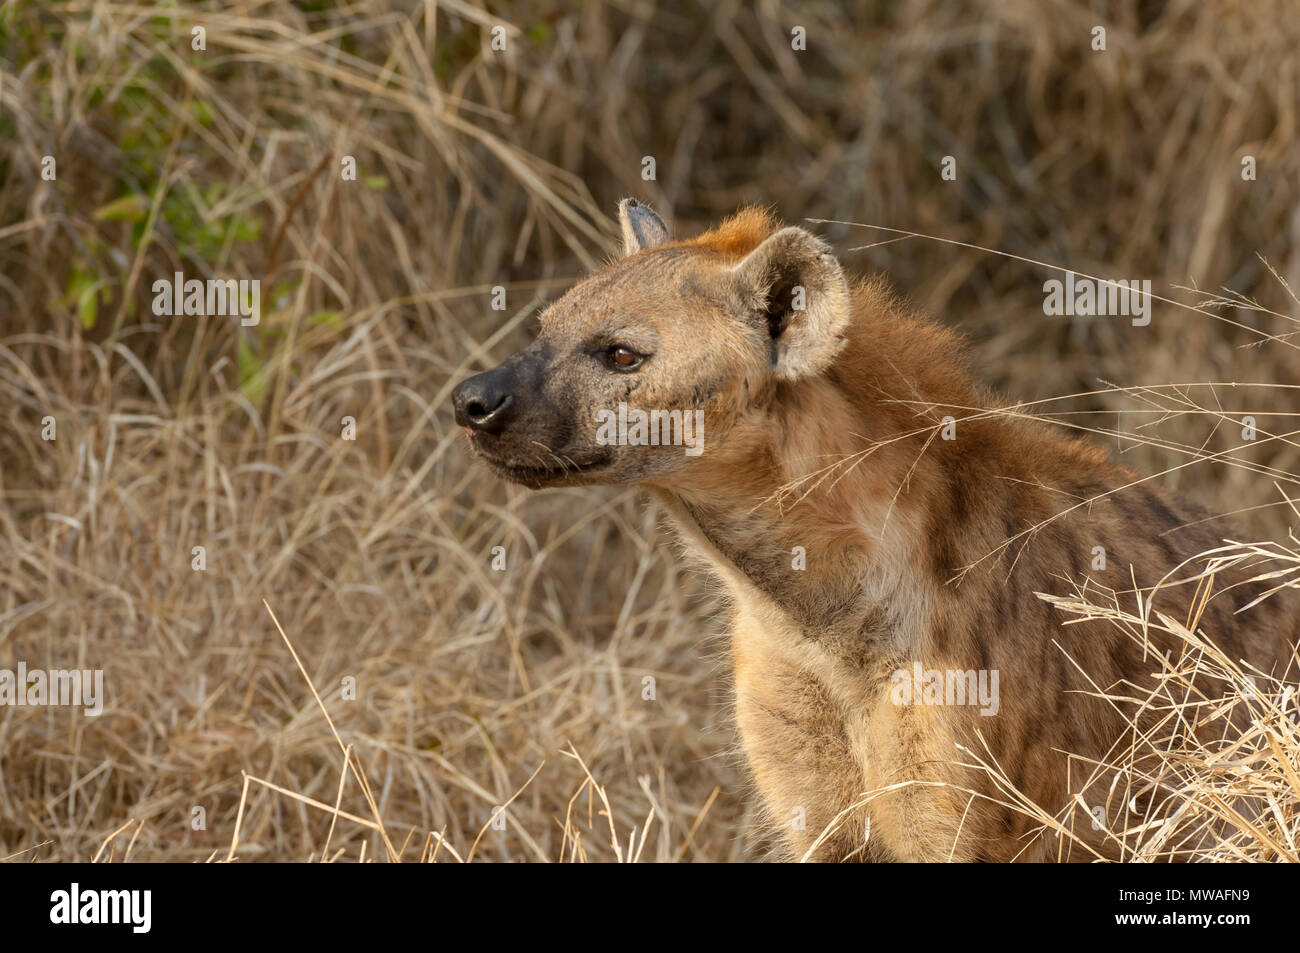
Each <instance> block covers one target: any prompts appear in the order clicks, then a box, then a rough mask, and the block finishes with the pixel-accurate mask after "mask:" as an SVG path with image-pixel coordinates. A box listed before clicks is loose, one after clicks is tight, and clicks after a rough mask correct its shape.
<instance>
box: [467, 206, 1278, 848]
mask: <svg viewBox="0 0 1300 953" xmlns="http://www.w3.org/2000/svg"><path fill="white" fill-rule="evenodd" d="M619 215H620V221H621V227H622V233H623V240H624V249H623V251H624V254H623V255H622V257H621V258H620V259H619V260H617V261H615V262H614V263H613V264H611V265H609V266H608V267H606V268H605V269H603V270H602V271H600V272H598V273H597V274H594V275H592V276H591V277H589V278H587V279H586V280H584V281H582V282H580V283H579V284H578V285H576V286H575V287H574V288H573V289H572V290H570V291H569V292H568V293H567V294H566V295H564V296H563V297H562V298H561V299H560V300H558V301H557V302H555V303H554V304H553V305H552V306H551V307H550V308H549V309H548V310H547V311H546V313H545V314H544V315H543V317H542V319H541V333H540V335H539V336H538V338H537V339H536V341H534V342H533V343H532V344H531V345H529V346H528V347H526V348H524V349H523V350H522V351H520V352H519V353H517V354H515V355H514V356H513V357H511V358H509V359H508V360H506V361H505V363H503V364H501V365H500V366H499V367H497V368H495V369H494V370H490V371H488V372H486V373H482V374H478V375H477V376H474V377H471V378H469V379H468V380H466V381H464V382H463V383H461V384H460V386H459V387H457V388H456V391H455V394H454V398H453V400H454V405H455V414H456V420H457V421H458V422H459V423H460V424H461V425H462V426H464V427H466V428H467V430H468V432H469V439H470V443H471V445H472V447H473V450H474V452H475V453H476V454H477V455H478V456H479V457H481V458H482V460H483V461H484V462H485V463H486V464H487V466H489V467H490V468H491V469H492V470H493V471H495V472H496V473H497V474H499V475H500V476H502V477H504V478H506V479H508V480H511V481H514V482H516V483H520V484H523V485H525V486H529V487H553V486H578V485H596V484H639V485H641V486H644V487H645V488H646V489H647V490H648V491H649V492H650V494H651V495H652V496H653V497H654V498H655V499H656V500H657V501H658V502H659V504H660V505H661V506H662V507H663V509H664V510H665V511H666V512H667V513H668V514H669V516H670V517H671V522H672V523H673V524H674V526H675V528H676V530H677V532H678V533H679V534H680V537H681V539H682V540H683V541H684V543H685V547H684V548H685V549H686V550H687V552H688V554H690V555H692V556H693V557H695V558H698V559H699V560H701V561H702V562H703V563H704V564H705V565H707V567H708V568H709V569H710V570H711V571H712V572H713V573H715V574H716V575H717V576H718V577H719V578H720V579H721V580H722V582H723V583H725V586H726V589H727V590H728V592H729V594H730V598H731V603H732V615H731V647H732V659H733V663H734V668H735V704H736V718H737V722H738V725H739V730H740V736H741V741H742V743H743V747H744V751H745V754H746V756H747V759H748V762H749V765H750V768H751V769H752V773H753V778H754V781H755V783H756V786H757V788H758V791H759V793H760V795H761V800H762V803H763V806H764V808H765V813H766V816H767V817H768V819H769V820H770V822H771V823H772V825H773V828H774V830H776V831H778V832H779V840H780V841H781V842H782V843H783V844H784V846H785V848H786V851H787V854H788V856H791V857H802V856H804V855H808V856H812V857H815V858H818V859H844V858H856V859H866V860H945V859H957V860H1011V859H1051V858H1056V857H1061V856H1066V855H1067V848H1065V847H1063V846H1062V845H1069V844H1070V840H1069V839H1068V838H1060V837H1055V836H1052V835H1050V834H1045V833H1043V832H1042V831H1041V829H1040V828H1039V827H1038V824H1037V822H1035V821H1034V820H1033V819H1032V818H1030V817H1029V816H1027V815H1025V814H1023V813H1021V812H1019V811H1017V810H1014V809H1012V808H1011V807H1009V806H1008V804H1009V802H1012V801H1015V800H1017V799H1018V798H1019V797H1022V796H1023V797H1024V798H1027V799H1028V800H1030V801H1032V802H1033V803H1035V804H1038V805H1041V806H1043V807H1044V808H1046V809H1047V810H1049V811H1050V812H1058V811H1060V810H1061V809H1062V808H1064V807H1065V806H1066V805H1067V803H1069V802H1070V798H1071V794H1073V793H1076V792H1079V791H1080V785H1081V779H1082V778H1084V777H1086V776H1087V775H1088V774H1089V771H1090V768H1091V767H1092V766H1093V765H1094V764H1095V763H1096V762H1097V761H1099V760H1102V759H1105V758H1107V755H1108V753H1109V752H1111V750H1112V745H1113V744H1115V743H1116V742H1117V740H1119V739H1121V738H1123V737H1124V736H1125V728H1126V725H1127V721H1126V716H1125V712H1126V705H1125V702H1124V700H1123V699H1124V698H1126V697H1136V696H1138V695H1140V694H1141V693H1140V692H1139V691H1138V690H1137V689H1135V688H1132V686H1143V685H1149V681H1148V680H1149V678H1150V677H1151V673H1152V672H1153V671H1155V670H1157V669H1158V668H1159V666H1158V665H1157V664H1156V662H1155V661H1154V659H1155V657H1156V655H1155V653H1157V652H1161V653H1162V652H1163V651H1164V650H1166V649H1170V648H1174V647H1173V646H1171V645H1168V644H1165V643H1161V642H1159V641H1158V640H1157V641H1156V642H1155V644H1153V645H1149V646H1146V647H1145V651H1144V647H1143V646H1142V645H1139V644H1138V643H1136V642H1135V641H1133V640H1132V639H1131V638H1129V637H1127V636H1126V635H1125V634H1124V633H1122V632H1121V631H1120V630H1119V629H1118V628H1117V627H1116V626H1115V625H1113V624H1111V623H1105V622H1100V621H1094V622H1082V623H1078V624H1072V625H1063V624H1062V622H1063V617H1062V615H1061V613H1060V611H1059V610H1058V609H1056V608H1054V607H1053V606H1052V605H1050V604H1049V603H1048V602H1046V601H1044V600H1043V599H1041V598H1040V597H1039V596H1038V595H1036V593H1056V594H1068V593H1069V592H1070V591H1072V588H1073V586H1074V584H1078V583H1081V582H1082V581H1083V580H1084V579H1085V577H1090V576H1091V577H1093V578H1094V579H1098V580H1100V581H1101V582H1102V583H1103V584H1105V585H1106V586H1108V587H1110V588H1111V589H1114V590H1133V589H1134V588H1135V587H1136V588H1138V589H1149V588H1150V587H1152V586H1154V585H1155V584H1156V583H1157V582H1159V581H1160V580H1161V579H1162V578H1163V577H1165V576H1166V574H1168V573H1170V572H1171V571H1173V570H1175V569H1176V567H1178V566H1179V565H1180V564H1182V563H1184V561H1186V560H1188V559H1190V558H1191V557H1194V556H1196V555H1197V554H1198V553H1201V552H1204V551H1205V550H1208V549H1211V548H1213V547H1215V546H1217V545H1221V535H1220V533H1219V532H1216V531H1214V530H1212V529H1211V528H1210V526H1211V525H1219V524H1210V523H1206V522H1199V521H1200V520H1202V519H1203V517H1204V516H1205V515H1206V514H1204V513H1203V512H1201V511H1199V510H1198V509H1197V508H1196V507H1194V506H1192V505H1190V504H1188V503H1186V502H1184V501H1182V500H1179V499H1177V498H1175V497H1173V496H1170V495H1168V494H1166V493H1164V492H1161V491H1160V490H1157V489H1155V488H1152V487H1151V486H1150V485H1149V484H1148V483H1146V482H1142V481H1140V480H1139V479H1138V478H1137V477H1135V476H1134V474H1133V473H1131V472H1130V471H1127V470H1125V469H1123V468H1122V467H1119V466H1117V465H1115V464H1113V463H1111V462H1110V461H1109V460H1108V459H1107V456H1106V454H1105V453H1104V452H1102V451H1101V450H1100V449H1098V448H1096V447H1092V446H1089V445H1087V444H1085V443H1082V442H1078V441H1076V440H1072V439H1068V438H1066V437H1063V436H1061V434H1060V433H1059V432H1056V431H1053V430H1050V429H1048V428H1047V427H1045V426H1044V425H1041V424H1038V423H1036V422H1032V421H1026V420H1023V419H1018V418H1017V417H1015V416H1014V415H1012V414H988V413H984V414H981V413H979V412H978V411H979V409H980V408H987V407H991V406H994V402H993V401H992V400H991V398H989V397H988V396H986V395H984V394H982V393H981V392H979V391H978V390H977V388H976V387H975V386H974V385H973V384H972V383H971V379H970V377H969V375H968V373H967V371H966V369H965V367H964V365H963V361H962V356H961V355H962V346H961V342H960V340H959V338H957V337H956V336H955V335H954V334H953V332H951V331H949V330H946V329H944V328H943V327H941V326H939V325H938V324H935V323H932V322H930V321H928V320H926V319H924V318H921V317H918V316H917V315H915V314H911V313H909V312H908V311H907V310H906V309H905V308H904V307H902V306H901V305H900V304H899V302H897V301H896V300H895V299H894V298H893V297H892V296H891V295H890V293H889V291H888V290H887V288H886V286H885V285H884V283H883V282H881V281H880V280H866V281H860V282H857V283H850V281H849V280H848V279H847V278H846V277H845V275H844V273H843V271H842V270H841V268H840V265H839V264H838V263H837V261H836V259H835V257H834V256H833V255H832V254H831V252H830V250H829V248H828V247H827V246H826V245H825V244H824V243H823V242H822V241H820V240H819V239H817V238H816V237H814V236H813V235H811V234H810V233H808V232H807V231H804V230H803V229H800V228H790V227H787V228H782V227H779V226H778V225H777V224H776V223H775V222H773V221H772V220H771V218H770V217H769V216H768V215H767V214H766V213H764V212H761V211H758V210H752V209H751V210H746V211H742V212H741V213H740V214H738V215H736V216H735V217H733V218H732V219H729V220H728V221H726V222H724V223H723V224H721V225H720V226H719V227H717V228H715V229H713V230H712V231H708V232H706V233H704V234H702V235H700V236H698V237H696V238H693V239H688V240H684V241H674V240H672V239H671V238H670V237H669V234H668V229H667V228H666V227H665V226H664V223H663V222H662V221H661V220H660V218H659V217H658V216H656V215H655V214H654V212H652V211H651V210H650V209H649V208H647V207H646V206H645V205H643V204H639V203H637V202H635V201H631V200H628V201H624V202H623V203H622V204H621V205H620V208H619ZM650 411H658V412H660V417H659V420H658V421H657V423H658V424H659V426H658V427H654V428H650V429H652V430H658V431H660V433H659V434H658V436H659V437H660V439H659V440H657V441H656V440H654V439H646V438H647V434H646V432H645V428H644V427H642V428H641V429H640V431H638V430H637V429H636V425H637V421H638V420H640V422H641V423H642V424H644V422H645V421H644V418H643V415H645V414H648V413H649V412H650ZM697 412H699V416H698V418H697V417H696V414H697ZM620 415H621V418H622V419H619V420H617V422H615V419H616V417H618V416H620ZM697 419H698V420H700V421H702V423H703V427H702V428H697V432H696V433H694V435H693V436H694V437H695V440H696V448H695V449H696V451H697V452H694V453H691V452H687V450H689V449H691V448H690V447H684V446H683V445H682V443H683V441H682V440H678V439H676V438H677V437H679V436H683V433H682V431H684V429H685V426H686V425H687V424H688V423H689V422H691V421H693V420H697ZM627 421H632V422H631V423H628V422H627ZM665 432H666V436H665ZM653 436H654V434H651V435H650V437H652V438H653ZM946 438H950V439H946ZM1088 500H1092V501H1093V502H1092V503H1090V504H1089V505H1086V506H1075V505H1073V504H1076V503H1079V502H1080V501H1088ZM1031 527H1037V529H1035V530H1034V531H1033V532H1027V530H1029V529H1030V528H1031ZM1178 527H1181V529H1180V530H1179V531H1178V532H1172V533H1171V532H1168V531H1169V530H1172V529H1175V528H1178ZM1009 541H1014V545H1009V544H1008V543H1009ZM1097 547H1101V550H1098V549H1097ZM1099 551H1104V553H1105V554H1106V556H1107V560H1108V565H1109V567H1110V569H1109V570H1107V571H1098V570H1097V569H1096V567H1095V565H1094V562H1093V560H1094V554H1095V553H1097V552H1099ZM1236 581H1237V582H1239V583H1240V584H1239V585H1237V586H1235V587H1233V586H1230V585H1229V582H1230V580H1226V579H1225V580H1218V581H1217V584H1216V595H1215V596H1214V597H1213V598H1211V599H1210V600H1209V602H1208V604H1207V605H1206V607H1205V609H1204V611H1203V614H1202V615H1201V617H1200V620H1199V626H1200V628H1201V630H1203V631H1204V632H1207V633H1213V634H1214V637H1215V638H1216V639H1217V640H1219V642H1220V644H1221V645H1222V646H1223V647H1224V649H1225V650H1226V651H1227V652H1228V653H1229V654H1230V655H1232V656H1233V657H1234V658H1241V659H1245V660H1247V661H1248V662H1251V663H1253V664H1255V665H1257V666H1258V667H1259V668H1260V669H1261V670H1263V671H1265V672H1270V671H1276V672H1281V671H1282V670H1283V669H1284V668H1285V664H1286V661H1287V660H1288V659H1289V657H1290V650H1289V648H1288V639H1289V638H1290V637H1293V635H1294V632H1295V622H1294V619H1295V617H1296V613H1295V609H1294V604H1293V603H1292V604H1291V607H1290V609H1288V606H1287V605H1286V604H1284V603H1283V596H1284V595H1289V594H1286V593H1284V594H1279V595H1277V596H1276V597H1274V598H1271V599H1269V600H1266V601H1265V602H1263V603H1261V604H1260V605H1257V606H1254V607H1253V608H1251V609H1250V610H1249V611H1248V612H1246V613H1243V614H1241V615H1234V613H1235V611H1236V610H1237V609H1239V608H1241V607H1243V606H1244V605H1246V604H1247V603H1248V602H1250V601H1252V600H1253V599H1255V598H1256V597H1257V596H1258V595H1260V594H1261V593H1262V592H1263V591H1264V588H1263V586H1262V585H1261V584H1259V583H1256V582H1251V581H1242V580H1236ZM1194 589H1195V586H1194V585H1192V584H1188V585H1184V586H1181V587H1179V586H1174V587H1172V588H1170V589H1162V590H1161V591H1160V593H1159V594H1158V596H1157V597H1156V602H1157V604H1156V606H1155V608H1156V609H1157V610H1159V611H1164V612H1166V613H1168V614H1170V615H1172V616H1174V617H1177V618H1185V617H1186V616H1187V611H1188V605H1189V600H1190V599H1191V596H1192V590H1194ZM934 673H938V674H939V676H942V677H941V678H939V679H937V680H936V679H935V678H932V676H933V675H934ZM954 679H955V685H954ZM934 685H938V686H940V687H939V688H938V689H936V691H937V692H938V695H937V696H936V697H935V698H929V697H926V698H922V697H921V696H922V695H925V693H926V692H928V691H930V689H931V688H932V687H933V686H934ZM912 689H915V690H916V697H912V698H910V699H909V698H908V697H907V694H906V693H907V692H908V691H911V690H912ZM1223 690H1224V689H1223V685H1222V684H1217V685H1209V684H1207V685H1206V686H1205V687H1204V691H1206V692H1207V693H1210V692H1218V693H1222V692H1223ZM1103 691H1108V692H1109V693H1110V694H1112V695H1113V696H1115V697H1113V698H1109V699H1104V698H1101V697H1099V694H1100V693H1101V692H1103ZM936 700H937V701H938V702H941V703H930V702H935V701H936ZM1131 709H1132V706H1131V705H1130V706H1128V708H1127V710H1128V711H1131ZM959 746H962V747H959ZM963 747H964V749H965V752H966V753H963ZM1069 755H1073V756H1074V758H1073V759H1071V758H1070V757H1069ZM976 756H978V757H979V759H981V760H983V761H984V762H986V763H987V764H990V765H996V766H997V767H998V768H999V769H1000V771H1001V773H1002V774H1003V775H1004V776H1005V781H1004V785H1006V784H1009V785H1013V786H1014V792H1015V795H1014V796H1013V795H1012V793H1010V792H1009V789H1008V788H1007V787H1005V786H999V785H998V784H995V783H994V781H993V780H992V779H991V775H990V773H989V772H988V771H986V770H983V769H979V768H976V767H972V764H973V761H974V760H975V757H976ZM1082 793H1083V794H1084V795H1085V796H1086V798H1087V800H1086V801H1083V803H1085V804H1089V805H1093V804H1099V805H1105V807H1104V811H1105V813H1106V815H1107V817H1106V821H1107V823H1106V824H1105V825H1098V826H1099V827H1102V828H1103V829H1104V828H1106V827H1116V826H1120V827H1122V826H1123V825H1124V823H1126V822H1125V820H1124V817H1122V816H1121V817H1117V816H1116V812H1120V813H1121V814H1122V811H1123V810H1125V809H1126V806H1127V805H1129V804H1131V803H1132V801H1131V800H1130V799H1131V798H1132V797H1133V795H1135V794H1136V795H1137V797H1138V799H1144V798H1145V797H1146V795H1147V793H1149V792H1133V791H1128V790H1124V791H1119V792H1117V791H1115V790H1106V783H1105V776H1104V775H1103V776H1102V780H1100V781H1094V783H1093V787H1092V789H1091V790H1089V791H1085V792H1082ZM1076 803H1078V802H1076ZM1142 803H1144V804H1145V803H1146V802H1145V800H1142ZM1093 809H1094V808H1090V810H1093ZM1085 816H1086V815H1085ZM1092 826H1093V825H1090V824H1085V825H1082V827H1081V828H1079V827H1077V826H1076V828H1075V832H1076V834H1077V836H1078V837H1079V838H1080V839H1081V840H1082V841H1083V842H1085V843H1086V844H1088V845H1089V846H1088V847H1087V848H1083V849H1082V850H1081V849H1080V848H1079V847H1078V846H1077V845H1076V846H1075V847H1074V849H1073V852H1072V853H1069V856H1071V857H1074V858H1079V859H1082V858H1087V857H1092V856H1096V854H1098V853H1099V854H1102V855H1109V854H1113V853H1114V841H1113V840H1112V839H1109V838H1107V836H1106V835H1105V834H1104V833H1102V832H1094V831H1093V830H1092ZM1093 851H1095V852H1096V853H1093Z"/></svg>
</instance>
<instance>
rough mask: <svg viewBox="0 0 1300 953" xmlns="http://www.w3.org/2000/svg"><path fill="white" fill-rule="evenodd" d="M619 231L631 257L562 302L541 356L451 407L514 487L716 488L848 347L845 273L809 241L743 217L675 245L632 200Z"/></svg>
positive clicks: (535, 353)
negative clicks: (780, 409)
mask: <svg viewBox="0 0 1300 953" xmlns="http://www.w3.org/2000/svg"><path fill="white" fill-rule="evenodd" d="M619 220H620V225H621V228H622V233H623V255H622V256H621V257H620V258H619V259H618V260H617V261H614V262H613V263H612V264H610V265H609V266H608V267H606V268H604V269H603V270H601V271H599V272H597V273H596V274H594V275H592V276H591V277H589V278H587V279H585V280H584V281H582V282H580V283H579V284H578V285H576V286H575V287H574V288H572V289H571V290H570V291H569V292H568V293H566V294H565V295H564V296H563V297H562V298H560V299H559V300H558V301H556V302H555V303H554V304H552V305H551V306H550V307H549V308H548V309H547V310H546V312H545V313H544V314H543V315H542V318H541V333H540V334H539V335H538V337H537V339H536V340H535V341H534V342H533V343H532V344H530V345H529V346H528V347H526V348H524V349H523V350H522V351H520V352H518V353H517V354H515V355H514V356H512V357H510V358H509V359H507V360H506V361H505V362H504V363H502V364H501V365H500V366H498V367H496V368H494V369H492V370H490V371H486V372H485V373H482V374H478V375H476V376H474V377H471V378H469V379H468V380H465V381H463V382H462V383H461V384H460V385H459V386H458V387H457V388H456V390H455V392H454V393H453V395H452V401H453V404H454V406H455V410H456V422H457V423H459V424H460V425H461V426H463V427H465V428H466V429H467V430H468V432H469V436H470V442H471V444H472V445H473V447H474V450H475V451H476V452H477V453H478V455H480V456H481V457H482V458H483V459H484V460H485V461H487V463H488V464H489V466H491V467H492V469H493V470H495V471H496V472H497V473H498V474H500V475H501V476H503V477H505V478H506V479H509V480H512V481H514V482H516V483H521V484H523V485H525V486H530V487H543V486H562V485H564V486H575V485H581V484H615V483H649V484H657V485H663V486H671V485H674V484H675V483H683V484H684V483H686V482H688V481H690V480H691V479H692V477H693V476H694V477H697V478H698V477H703V476H706V475H707V474H708V473H709V471H710V469H712V468H716V467H718V466H719V465H720V464H722V463H724V462H725V461H726V460H728V459H734V458H735V456H736V454H737V453H739V452H740V450H741V445H742V444H744V443H746V442H747V438H746V436H745V435H746V434H749V435H751V436H752V435H753V434H754V433H755V432H756V428H759V429H761V427H762V423H763V419H764V415H765V414H766V413H767V408H768V406H770V404H771V398H772V395H773V393H774V391H775V390H776V388H777V387H779V386H780V385H781V383H782V382H791V381H798V380H801V379H805V378H809V377H813V376H816V375H818V374H820V373H822V372H823V371H824V370H825V369H826V368H827V367H828V366H829V365H830V363H831V361H832V359H833V358H834V357H835V355H836V353H837V352H838V351H839V350H840V348H841V347H842V346H843V344H844V339H843V338H842V337H841V334H842V332H843V331H844V330H845V328H846V326H847V325H848V322H849V313H850V306H849V301H850V295H849V289H848V286H847V283H846V282H845V279H844V274H843V272H842V271H841V270H840V266H839V264H838V263H837V262H836V260H835V258H834V256H832V255H831V253H830V251H829V249H828V248H827V246H826V245H825V244H824V243H822V242H821V241H820V240H819V239H817V238H815V237H814V236H812V235H811V234H809V233H808V232H806V231H804V230H803V229H800V228H781V229H777V228H776V227H775V225H774V223H773V222H772V220H771V219H770V218H769V217H768V216H767V214H766V213H764V212H761V211H759V210H756V209H747V210H745V211H742V212H741V213H740V214H738V215H737V216H735V217H734V218H732V219H730V220H728V221H727V222H724V223H723V224H722V225H721V226H719V227H718V228H717V229H714V230H713V231H711V232H706V233H705V234H704V235H701V236H699V237H698V238H696V239H693V240H689V241H671V240H670V239H669V235H668V229H667V227H666V226H665V225H664V223H663V221H662V220H661V219H660V218H659V216H657V215H656V214H655V213H654V212H653V211H651V210H650V209H649V208H648V207H647V206H645V205H642V204H640V203H638V202H636V201H633V200H631V199H627V200H624V201H623V202H621V203H620V204H619ZM713 472H714V475H715V477H716V474H717V472H718V471H717V470H716V469H713Z"/></svg>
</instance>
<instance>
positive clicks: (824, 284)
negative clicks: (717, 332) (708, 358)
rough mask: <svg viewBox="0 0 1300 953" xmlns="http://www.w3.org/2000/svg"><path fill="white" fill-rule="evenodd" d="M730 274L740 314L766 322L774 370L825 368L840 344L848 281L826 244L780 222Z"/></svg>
mask: <svg viewBox="0 0 1300 953" xmlns="http://www.w3.org/2000/svg"><path fill="white" fill-rule="evenodd" d="M732 274H733V276H734V277H735V280H736V285H737V287H738V289H739V291H740V296H741V301H742V307H743V308H744V309H745V312H746V314H747V315H748V316H752V317H753V318H755V319H757V320H761V321H765V322H766V325H767V332H768V334H770V335H771V338H772V369H773V372H774V373H775V374H776V376H777V377H780V378H783V379H785V380H798V379H799V378H801V377H810V376H812V375H814V374H817V373H820V372H821V371H823V370H825V369H826V367H827V366H828V365H829V364H830V362H831V361H832V359H834V357H835V355H836V354H838V353H839V351H840V349H841V348H842V347H843V346H844V344H845V341H844V338H843V337H842V336H841V335H842V334H843V332H844V329H845V328H847V327H848V325H849V316H850V304H849V285H848V282H847V281H845V280H844V272H843V271H842V270H841V269H840V263H839V262H838V261H836V260H835V256H834V255H833V254H831V249H830V246H829V245H827V244H826V243H825V242H823V241H822V240H821V239H819V238H816V237H814V236H813V235H811V234H809V233H808V232H806V231H804V230H803V229H802V228H793V227H792V228H783V229H781V230H780V231H779V232H777V233H776V234H774V235H772V236H771V237H769V238H768V239H767V240H766V241H764V242H763V244H761V245H759V246H758V247H757V248H755V249H754V250H753V251H752V252H750V253H749V254H748V255H747V256H746V257H745V259H744V260H743V261H741V262H740V264H738V265H736V266H735V268H734V269H733V272H732Z"/></svg>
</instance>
